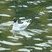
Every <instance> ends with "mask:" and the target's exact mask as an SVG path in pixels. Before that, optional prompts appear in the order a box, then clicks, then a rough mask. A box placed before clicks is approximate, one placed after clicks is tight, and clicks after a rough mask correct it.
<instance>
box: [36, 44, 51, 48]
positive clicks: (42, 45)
mask: <svg viewBox="0 0 52 52" xmlns="http://www.w3.org/2000/svg"><path fill="white" fill-rule="evenodd" d="M35 45H36V46H40V47H51V45H49V44H47V43H39V44H35Z"/></svg>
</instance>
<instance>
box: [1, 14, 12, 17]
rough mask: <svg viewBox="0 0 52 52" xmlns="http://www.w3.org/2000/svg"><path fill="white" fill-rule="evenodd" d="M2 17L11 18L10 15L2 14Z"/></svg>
mask: <svg viewBox="0 0 52 52" xmlns="http://www.w3.org/2000/svg"><path fill="white" fill-rule="evenodd" d="M0 16H4V17H11V16H10V15H8V14H0Z"/></svg>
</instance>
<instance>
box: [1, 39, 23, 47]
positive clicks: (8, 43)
mask: <svg viewBox="0 0 52 52" xmlns="http://www.w3.org/2000/svg"><path fill="white" fill-rule="evenodd" d="M0 43H2V44H6V45H11V46H14V45H22V43H14V42H8V41H4V40H3V41H0Z"/></svg>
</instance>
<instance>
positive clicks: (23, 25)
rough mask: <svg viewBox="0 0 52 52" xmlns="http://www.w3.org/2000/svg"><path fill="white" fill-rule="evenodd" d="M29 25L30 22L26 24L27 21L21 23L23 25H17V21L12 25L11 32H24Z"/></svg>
mask: <svg viewBox="0 0 52 52" xmlns="http://www.w3.org/2000/svg"><path fill="white" fill-rule="evenodd" d="M29 24H30V22H27V21H23V23H18V21H17V22H15V23H13V27H12V30H15V31H19V30H24V29H26V28H27V26H28V25H29Z"/></svg>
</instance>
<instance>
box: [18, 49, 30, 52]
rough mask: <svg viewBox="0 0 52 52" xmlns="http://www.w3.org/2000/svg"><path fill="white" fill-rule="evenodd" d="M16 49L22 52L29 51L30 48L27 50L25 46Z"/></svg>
mask: <svg viewBox="0 0 52 52" xmlns="http://www.w3.org/2000/svg"><path fill="white" fill-rule="evenodd" d="M17 51H22V52H30V50H29V49H25V48H22V49H18V50H17Z"/></svg>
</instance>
